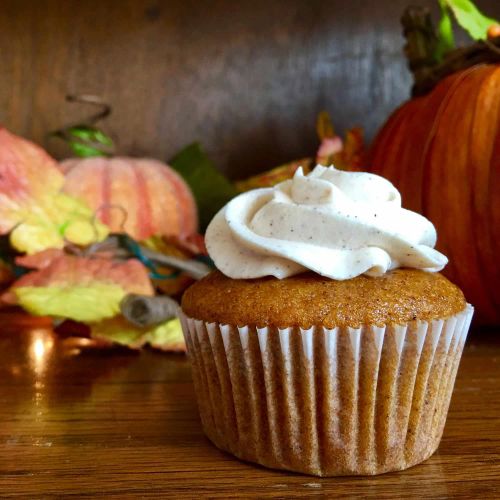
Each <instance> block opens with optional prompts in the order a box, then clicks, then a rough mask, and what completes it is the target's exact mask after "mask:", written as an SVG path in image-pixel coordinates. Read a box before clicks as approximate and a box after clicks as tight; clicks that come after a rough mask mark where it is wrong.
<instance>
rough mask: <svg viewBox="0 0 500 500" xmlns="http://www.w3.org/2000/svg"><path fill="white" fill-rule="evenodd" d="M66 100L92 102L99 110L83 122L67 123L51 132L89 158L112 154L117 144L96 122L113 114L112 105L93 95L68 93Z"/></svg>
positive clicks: (83, 156)
mask: <svg viewBox="0 0 500 500" xmlns="http://www.w3.org/2000/svg"><path fill="white" fill-rule="evenodd" d="M66 101H68V102H77V103H83V104H90V105H92V106H97V107H98V108H99V110H98V111H97V112H96V113H93V114H92V115H90V116H89V117H88V118H86V119H85V120H84V121H83V122H80V123H77V124H72V125H67V126H66V127H63V128H60V129H59V130H55V131H54V132H51V133H50V134H49V136H50V137H58V138H59V139H62V140H63V141H65V142H66V143H67V144H68V145H69V147H70V148H71V149H72V151H73V153H74V154H75V155H76V156H79V157H81V158H89V157H93V156H112V155H113V154H114V150H115V146H114V142H113V139H111V137H110V136H109V135H107V134H105V133H104V132H103V131H102V130H100V129H99V128H97V127H96V126H95V124H96V123H97V122H98V121H100V120H103V119H104V118H106V117H108V116H109V115H110V114H111V110H112V109H111V106H110V105H109V104H107V103H105V102H104V101H102V100H101V99H100V98H99V97H96V96H93V95H67V96H66Z"/></svg>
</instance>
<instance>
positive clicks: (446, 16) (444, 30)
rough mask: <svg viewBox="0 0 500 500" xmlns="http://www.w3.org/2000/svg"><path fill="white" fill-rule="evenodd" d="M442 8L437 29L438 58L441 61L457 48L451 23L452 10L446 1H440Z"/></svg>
mask: <svg viewBox="0 0 500 500" xmlns="http://www.w3.org/2000/svg"><path fill="white" fill-rule="evenodd" d="M439 6H440V7H441V19H440V20H439V24H438V27H437V34H438V41H437V45H436V57H437V59H438V61H441V60H442V59H443V57H444V55H445V54H446V53H447V52H449V51H450V50H453V49H454V48H455V37H454V35H453V26H452V22H451V16H450V10H449V9H448V7H447V6H446V0H439Z"/></svg>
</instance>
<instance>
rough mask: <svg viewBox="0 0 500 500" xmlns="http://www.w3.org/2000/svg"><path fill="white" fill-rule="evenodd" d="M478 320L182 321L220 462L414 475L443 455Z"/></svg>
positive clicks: (465, 314)
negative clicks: (334, 323) (461, 368)
mask: <svg viewBox="0 0 500 500" xmlns="http://www.w3.org/2000/svg"><path fill="white" fill-rule="evenodd" d="M472 314H473V308H472V306H470V305H468V306H467V307H466V308H465V309H464V311H462V312H461V313H459V314H457V315H455V316H452V317H450V318H448V319H445V320H435V321H432V322H424V321H413V322H410V323H408V324H407V325H388V326H385V327H378V326H373V325H366V326H363V327H361V328H334V329H326V328H321V327H312V328H309V329H302V328H298V327H292V328H283V329H278V328H270V327H266V328H256V327H252V326H240V327H237V326H232V325H222V324H217V323H205V322H203V321H200V320H195V319H192V318H188V317H186V316H183V315H182V317H181V319H182V323H183V329H184V334H185V338H186V343H187V347H188V353H189V356H190V359H191V362H192V367H193V380H194V384H195V390H196V395H197V399H198V406H199V410H200V416H201V421H202V425H203V429H204V431H205V433H206V435H207V436H208V437H209V439H210V440H211V441H212V442H213V443H214V444H215V445H216V446H217V447H219V448H221V449H222V450H226V451H228V452H230V453H232V454H234V455H236V456H237V457H240V458H241V459H244V460H248V461H252V462H257V463H259V464H261V465H265V466H267V467H272V468H277V469H288V470H292V471H297V472H303V473H307V474H313V475H318V476H334V475H369V474H380V473H383V472H388V471H393V470H401V469H406V468H408V467H411V466H412V465H415V464H418V463H420V462H422V461H424V460H426V459H427V458H428V457H430V456H431V455H432V454H433V453H434V451H435V450H436V448H437V447H438V445H439V441H440V439H441V435H442V433H443V428H444V425H445V421H446V415H447V412H448V406H449V403H450V399H451V394H452V391H453V385H454V382H455V376H456V373H457V369H458V365H459V362H460V357H461V354H462V349H463V346H464V342H465V338H466V336H467V332H468V329H469V325H470V322H471V319H472Z"/></svg>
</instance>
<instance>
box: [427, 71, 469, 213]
mask: <svg viewBox="0 0 500 500" xmlns="http://www.w3.org/2000/svg"><path fill="white" fill-rule="evenodd" d="M473 69H474V68H469V69H467V70H466V71H464V72H463V73H455V74H454V75H450V76H448V77H447V78H445V79H444V80H442V81H441V82H440V83H439V85H438V86H437V87H436V95H439V94H438V90H440V89H442V90H443V93H444V97H443V98H442V99H441V102H440V104H439V107H438V109H437V110H436V114H435V115H434V119H433V122H432V125H431V127H430V130H429V134H428V136H427V139H426V142H425V144H424V147H423V152H422V181H423V187H422V191H421V194H422V202H421V206H422V207H427V206H428V202H429V198H430V195H429V191H430V189H429V185H430V182H426V181H428V180H429V178H431V176H432V174H431V173H430V162H429V161H428V158H429V157H430V152H431V148H432V144H433V143H434V140H435V137H436V133H437V129H438V127H439V123H440V121H441V120H442V117H443V113H444V110H445V109H446V108H447V107H448V104H449V102H450V100H451V99H452V98H453V96H454V95H455V93H456V92H457V90H458V88H459V86H460V84H461V83H462V82H463V81H464V80H465V78H466V77H467V75H468V74H469V73H470V72H471V71H472V70H473ZM450 83H451V85H450V86H449V87H447V86H446V84H450ZM427 97H431V95H430V94H428V95H427ZM422 215H424V216H426V217H427V216H428V215H429V214H428V212H427V210H426V209H425V208H424V211H423V212H422ZM431 222H432V220H431Z"/></svg>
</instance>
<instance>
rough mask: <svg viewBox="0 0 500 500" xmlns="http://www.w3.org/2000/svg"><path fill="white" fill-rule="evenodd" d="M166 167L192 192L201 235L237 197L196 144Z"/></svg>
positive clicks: (180, 153) (185, 149) (235, 192)
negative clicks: (219, 212) (170, 167)
mask: <svg viewBox="0 0 500 500" xmlns="http://www.w3.org/2000/svg"><path fill="white" fill-rule="evenodd" d="M169 164H170V165H171V166H172V167H173V168H174V169H175V170H177V172H179V174H180V175H181V176H182V177H183V178H184V179H185V181H186V182H187V183H188V185H189V187H190V188H191V190H192V191H193V195H194V197H195V200H196V203H197V205H198V215H199V220H200V226H201V230H202V231H204V230H205V228H206V227H207V225H208V223H209V222H210V221H211V220H212V217H213V216H214V215H215V214H216V213H217V212H218V211H219V210H220V209H221V208H222V207H223V206H224V205H225V204H226V203H227V202H228V201H229V200H230V199H231V198H234V197H235V196H236V195H237V194H238V192H237V191H236V188H235V187H234V186H233V185H232V184H231V183H230V182H229V180H228V179H227V178H226V177H224V175H222V174H221V173H220V172H219V171H218V170H217V168H216V167H215V165H214V164H213V163H212V162H211V161H210V159H209V158H208V157H207V155H206V154H205V152H204V151H203V150H202V148H201V146H200V144H198V143H193V144H190V145H189V146H186V147H185V148H184V149H183V150H182V151H180V152H179V153H177V155H175V157H174V158H173V159H172V160H171V161H170V162H169Z"/></svg>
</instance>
